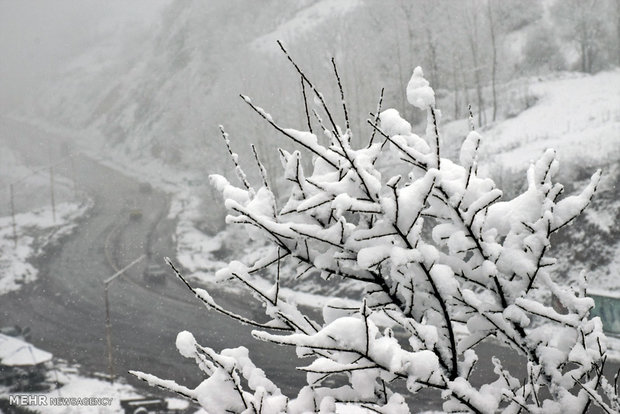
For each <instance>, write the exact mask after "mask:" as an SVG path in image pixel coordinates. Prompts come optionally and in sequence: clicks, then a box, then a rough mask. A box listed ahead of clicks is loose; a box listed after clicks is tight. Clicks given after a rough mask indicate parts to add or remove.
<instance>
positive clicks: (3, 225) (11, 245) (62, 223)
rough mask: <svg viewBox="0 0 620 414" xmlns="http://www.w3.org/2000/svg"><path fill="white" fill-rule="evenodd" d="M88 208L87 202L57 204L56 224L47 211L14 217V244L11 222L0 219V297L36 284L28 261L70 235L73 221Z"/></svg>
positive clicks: (6, 218) (40, 210)
mask: <svg viewBox="0 0 620 414" xmlns="http://www.w3.org/2000/svg"><path fill="white" fill-rule="evenodd" d="M90 205H91V204H90V202H87V203H83V204H81V205H78V204H74V203H62V204H59V205H57V206H56V221H53V220H52V209H51V207H44V208H41V209H38V210H34V211H31V212H28V213H22V214H17V215H16V216H15V234H16V235H17V242H15V239H14V237H13V236H14V233H13V220H12V218H11V217H10V216H5V217H0V295H3V294H5V293H8V292H11V291H14V290H17V289H19V288H20V287H21V286H22V285H23V284H25V283H30V282H33V281H34V280H36V278H37V274H38V270H37V269H36V268H35V267H34V266H33V265H32V263H31V262H32V260H33V259H35V258H36V257H37V256H39V255H40V254H41V253H42V252H43V251H44V249H46V248H49V247H50V245H52V244H54V243H56V242H58V240H60V239H61V238H62V237H64V236H67V235H68V234H70V233H71V232H72V231H73V230H74V229H75V228H76V226H77V224H76V221H77V220H78V219H79V218H80V217H82V216H83V215H84V214H85V213H86V212H87V211H88V208H89V207H90Z"/></svg>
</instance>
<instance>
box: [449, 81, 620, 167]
mask: <svg viewBox="0 0 620 414" xmlns="http://www.w3.org/2000/svg"><path fill="white" fill-rule="evenodd" d="M528 83H529V84H528V90H529V92H528V93H529V94H531V95H532V96H534V97H536V99H537V101H536V103H535V104H534V105H533V106H531V107H530V108H528V109H526V110H525V111H523V112H521V113H519V114H518V115H517V116H515V117H514V118H509V119H505V120H503V121H499V122H497V123H496V124H494V125H491V126H489V127H486V128H484V129H483V130H482V135H483V138H484V140H483V142H482V144H481V147H480V148H481V152H482V158H483V159H484V161H485V163H486V164H487V166H488V167H489V168H492V167H491V166H492V165H493V164H494V165H497V166H501V167H502V168H505V169H507V170H511V171H523V170H525V169H526V168H527V166H528V165H529V163H530V161H531V160H534V159H537V158H538V157H539V156H540V155H541V154H542V152H543V151H544V150H545V149H547V148H553V149H555V150H556V151H558V155H559V159H560V162H562V163H565V164H568V163H574V162H580V163H587V164H590V165H602V164H605V163H606V162H609V161H610V160H617V159H618V158H620V70H614V71H608V72H601V73H598V74H596V75H592V76H590V75H580V74H575V73H570V74H564V75H557V76H555V77H550V78H549V79H531V80H530V81H529V82H528ZM515 84H516V83H515ZM467 128H468V125H467V122H466V121H465V120H461V121H455V122H453V123H451V124H448V125H446V126H444V129H445V131H446V135H447V139H448V140H450V141H452V140H455V139H462V137H463V136H464V135H465V134H466V133H467Z"/></svg>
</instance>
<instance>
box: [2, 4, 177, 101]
mask: <svg viewBox="0 0 620 414" xmlns="http://www.w3.org/2000/svg"><path fill="white" fill-rule="evenodd" d="M171 1H172V0H105V1H103V0H53V1H50V0H0V111H2V112H4V111H6V110H7V109H10V108H12V107H14V106H15V105H18V104H20V103H21V102H22V101H23V97H24V96H26V95H29V94H36V90H37V88H38V87H39V86H40V85H41V81H42V80H45V79H46V78H48V77H49V76H50V75H52V74H53V73H55V72H56V71H57V70H58V69H59V68H61V67H62V65H64V64H66V63H67V61H68V60H69V59H70V58H71V57H73V56H76V55H79V54H81V53H83V52H84V51H86V50H87V48H88V47H90V45H92V44H93V43H94V42H97V41H100V40H101V38H102V36H110V35H114V34H115V33H121V32H122V30H120V29H121V28H122V27H129V28H134V29H135V28H139V27H144V25H147V26H148V25H150V24H151V23H152V22H154V21H156V19H157V16H158V15H159V13H160V11H161V8H162V7H163V6H165V5H166V4H167V3H170V2H171ZM35 96H36V95H35Z"/></svg>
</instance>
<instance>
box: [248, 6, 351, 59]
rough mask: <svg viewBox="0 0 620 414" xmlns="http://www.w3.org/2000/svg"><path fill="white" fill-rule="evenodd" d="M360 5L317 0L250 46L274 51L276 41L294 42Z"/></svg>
mask: <svg viewBox="0 0 620 414" xmlns="http://www.w3.org/2000/svg"><path fill="white" fill-rule="evenodd" d="M360 4H361V1H360V0H319V1H317V2H316V3H314V4H312V5H310V6H309V7H307V8H304V9H301V10H300V11H299V12H297V14H296V15H295V16H293V17H292V18H291V19H289V20H287V21H285V22H284V23H282V24H280V25H279V26H278V27H277V28H276V29H275V30H274V31H273V32H271V33H268V34H265V35H263V36H261V37H259V38H257V39H256V40H254V41H253V42H252V46H254V47H256V48H258V49H262V50H266V51H270V50H271V51H275V50H276V49H275V47H276V46H275V45H276V41H277V40H280V41H282V42H284V43H285V44H289V43H292V42H294V41H295V40H296V39H297V38H298V37H299V36H303V35H304V34H306V33H309V32H310V31H311V30H313V29H316V27H317V26H319V25H321V24H322V23H325V22H326V21H329V20H331V19H337V18H338V17H340V16H342V15H344V14H346V13H348V12H350V11H351V10H353V9H354V8H355V7H357V6H359V5H360Z"/></svg>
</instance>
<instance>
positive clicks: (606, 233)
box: [444, 70, 620, 292]
mask: <svg viewBox="0 0 620 414" xmlns="http://www.w3.org/2000/svg"><path fill="white" fill-rule="evenodd" d="M529 91H530V93H531V94H533V95H535V96H536V98H537V101H536V103H535V104H534V105H533V106H531V107H530V108H528V109H527V110H525V111H523V112H521V113H520V114H518V115H517V116H516V117H514V118H510V119H506V120H504V121H501V122H498V123H496V124H495V125H492V126H490V127H487V128H484V129H483V130H482V135H483V141H482V144H481V152H482V160H483V163H482V164H483V166H482V168H484V169H486V170H487V172H486V173H487V174H488V175H490V176H491V177H492V178H493V179H494V180H495V181H496V182H497V183H498V184H499V185H500V186H502V187H503V189H504V190H508V191H511V190H512V191H514V189H511V188H510V186H521V185H523V183H524V182H525V175H524V172H525V170H526V169H527V167H528V166H529V164H530V161H532V160H535V159H537V158H538V157H539V156H540V155H541V154H542V152H543V151H544V150H545V149H546V148H553V149H555V150H556V151H557V153H558V158H559V160H560V172H559V177H558V179H559V181H560V182H561V183H562V184H564V185H565V187H566V191H567V192H570V191H572V190H573V189H574V188H579V186H580V185H583V182H582V181H584V180H586V179H587V178H588V177H589V176H590V175H591V174H592V173H593V172H594V171H595V170H596V169H597V168H602V169H603V177H602V180H601V183H600V185H599V187H598V190H597V194H596V195H595V197H594V200H593V202H592V205H591V206H590V207H588V209H586V211H585V213H584V215H583V216H582V217H580V218H578V219H577V220H576V221H575V223H574V224H573V225H571V226H569V227H567V228H566V229H564V230H563V231H562V232H560V234H559V235H558V237H556V239H555V240H554V241H553V248H554V254H555V255H556V256H557V257H558V271H557V272H556V273H557V274H558V277H561V278H564V279H565V280H567V281H571V280H575V279H576V278H577V277H578V276H579V274H580V272H581V271H582V270H585V271H586V273H587V275H588V280H589V284H590V286H592V287H597V288H602V289H607V290H612V291H615V292H620V282H618V274H620V198H619V193H618V191H619V190H618V188H620V187H619V185H620V167H619V165H620V163H619V161H620V70H615V71H609V72H602V73H599V74H596V75H593V76H586V75H577V74H569V75H564V76H563V77H556V78H551V79H547V80H543V79H540V80H537V81H534V82H533V83H531V84H530V85H529ZM444 130H445V131H446V136H447V137H446V140H447V141H449V142H450V144H451V146H454V145H455V144H456V142H457V141H460V140H461V139H462V136H464V134H465V133H466V131H467V122H465V121H462V120H461V121H457V122H453V123H451V124H448V125H446V126H445V128H444ZM507 186H508V188H507Z"/></svg>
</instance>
